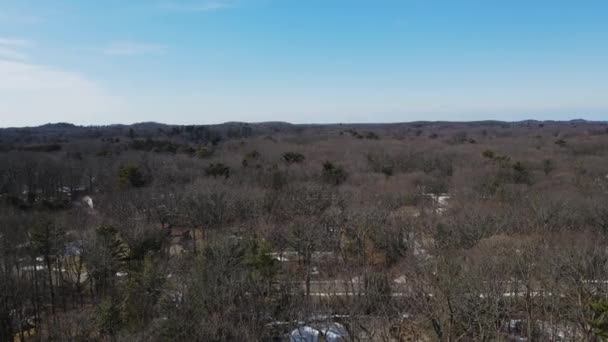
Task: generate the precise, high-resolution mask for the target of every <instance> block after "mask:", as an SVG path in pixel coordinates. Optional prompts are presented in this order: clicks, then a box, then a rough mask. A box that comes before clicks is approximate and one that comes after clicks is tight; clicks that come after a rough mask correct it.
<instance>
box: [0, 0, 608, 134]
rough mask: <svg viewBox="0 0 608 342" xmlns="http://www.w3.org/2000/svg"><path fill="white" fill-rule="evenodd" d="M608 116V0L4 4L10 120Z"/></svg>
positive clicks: (0, 15)
mask: <svg viewBox="0 0 608 342" xmlns="http://www.w3.org/2000/svg"><path fill="white" fill-rule="evenodd" d="M575 118H584V119H589V120H606V119H608V1H593V0H580V1H575V0H568V1H566V0H563V1H562V0H551V1H548V0H534V1H530V0H509V1H506V0H505V1H499V0H458V1H456V0H444V1H439V0H400V1H390V0H386V1H383V0H212V1H207V0H128V1H127V0H103V1H101V0H100V1H89V0H81V1H76V0H53V1H51V0H46V1H41V0H0V127H8V126H33V125H40V124H45V123H49V122H70V123H76V124H82V125H99V124H115V123H125V124H129V123H135V122H144V121H156V122H162V123H169V124H213V123H221V122H227V121H247V122H261V121H286V122H292V123H347V122H406V121H417V120H449V121H471V120H486V119H493V120H507V121H511V120H524V119H538V120H569V119H575Z"/></svg>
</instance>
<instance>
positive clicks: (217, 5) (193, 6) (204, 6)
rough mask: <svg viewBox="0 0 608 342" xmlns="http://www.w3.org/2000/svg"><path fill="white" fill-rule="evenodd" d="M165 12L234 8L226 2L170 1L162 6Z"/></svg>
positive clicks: (209, 10)
mask: <svg viewBox="0 0 608 342" xmlns="http://www.w3.org/2000/svg"><path fill="white" fill-rule="evenodd" d="M160 7H161V8H162V9H165V10H170V11H175V12H211V11H218V10H222V9H227V8H231V7H234V4H233V3H229V2H226V1H168V2H163V3H161V4H160Z"/></svg>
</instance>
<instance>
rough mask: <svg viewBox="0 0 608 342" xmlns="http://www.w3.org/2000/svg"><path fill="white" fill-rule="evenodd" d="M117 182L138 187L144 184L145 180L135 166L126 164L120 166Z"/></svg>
mask: <svg viewBox="0 0 608 342" xmlns="http://www.w3.org/2000/svg"><path fill="white" fill-rule="evenodd" d="M118 183H119V184H120V185H121V186H132V187H135V188H140V187H142V186H144V185H146V180H145V177H144V175H143V173H141V171H140V170H139V168H138V167H137V166H135V165H126V166H122V167H121V168H120V170H119V171H118Z"/></svg>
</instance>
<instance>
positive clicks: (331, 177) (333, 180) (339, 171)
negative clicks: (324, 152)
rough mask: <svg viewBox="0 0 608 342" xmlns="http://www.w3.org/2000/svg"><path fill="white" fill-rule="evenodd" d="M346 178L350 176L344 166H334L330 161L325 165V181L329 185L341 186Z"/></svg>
mask: <svg viewBox="0 0 608 342" xmlns="http://www.w3.org/2000/svg"><path fill="white" fill-rule="evenodd" d="M346 178H348V174H347V172H346V170H344V168H343V167H342V166H340V165H334V164H333V163H331V162H329V161H327V162H325V163H323V179H324V180H325V181H326V182H327V183H330V184H333V185H340V184H342V183H343V182H344V181H345V180H346Z"/></svg>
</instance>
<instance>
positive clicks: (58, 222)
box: [0, 120, 608, 342]
mask: <svg viewBox="0 0 608 342" xmlns="http://www.w3.org/2000/svg"><path fill="white" fill-rule="evenodd" d="M604 339H608V123H606V122H591V121H584V120H573V121H561V122H560V121H520V122H498V121H480V122H411V123H393V124H333V125H294V124H288V123H281V122H269V123H257V124H246V123H238V122H233V123H226V124H221V125H207V126H200V125H198V126H197V125H192V126H175V125H163V124H156V123H142V124H135V125H114V126H95V127H93V126H90V127H84V126H75V125H71V124H66V123H61V124H49V125H44V126H40V127H29V128H5V129H0V341H290V342H291V341H293V342H316V341H328V342H331V341H386V342H389V341H394V342H401V341H442V342H443V341H450V342H455V341H463V342H466V341H590V342H591V341H603V340H604Z"/></svg>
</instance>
